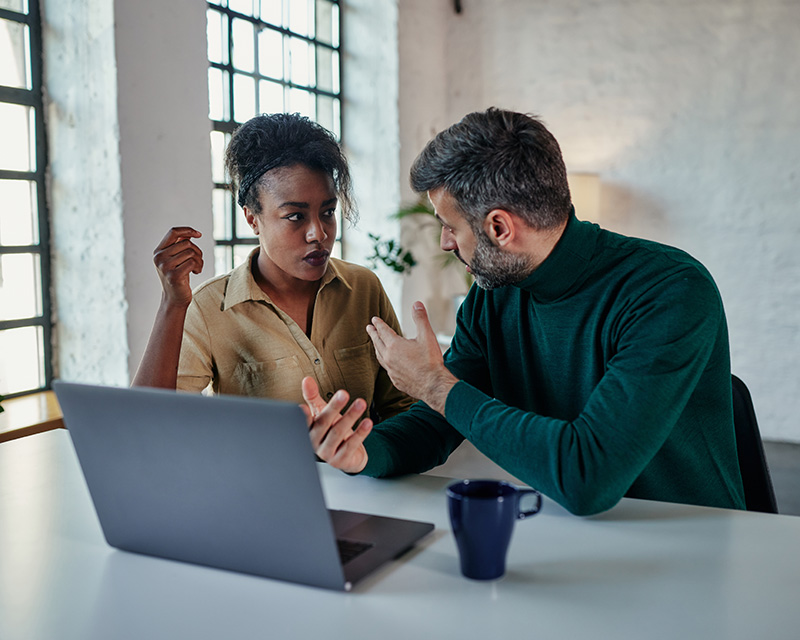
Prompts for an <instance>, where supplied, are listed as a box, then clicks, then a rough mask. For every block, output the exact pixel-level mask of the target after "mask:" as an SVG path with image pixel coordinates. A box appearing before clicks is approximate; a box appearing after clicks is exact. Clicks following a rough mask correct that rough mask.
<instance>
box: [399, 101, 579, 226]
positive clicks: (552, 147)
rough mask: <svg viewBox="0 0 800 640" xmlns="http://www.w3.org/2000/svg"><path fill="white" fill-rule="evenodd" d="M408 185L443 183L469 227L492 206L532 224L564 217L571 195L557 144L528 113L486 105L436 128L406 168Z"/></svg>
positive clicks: (421, 190) (433, 186)
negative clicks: (408, 169)
mask: <svg viewBox="0 0 800 640" xmlns="http://www.w3.org/2000/svg"><path fill="white" fill-rule="evenodd" d="M411 187H412V188H413V189H414V191H416V192H417V193H424V192H425V191H431V190H435V189H438V188H440V187H443V188H444V189H446V190H447V191H448V192H449V193H450V195H452V196H453V198H454V199H455V201H456V203H457V204H458V206H459V208H460V209H461V212H462V213H463V214H464V217H465V218H466V220H467V221H468V222H469V224H470V225H471V226H472V228H473V229H480V228H482V227H481V225H482V224H483V220H484V218H485V217H486V214H487V213H489V211H491V210H492V209H505V210H507V211H510V212H512V213H514V214H516V215H518V216H520V217H521V218H522V219H523V220H525V221H526V222H527V223H528V224H529V225H530V226H532V227H534V228H536V229H547V228H551V227H554V226H557V225H558V224H560V223H562V222H563V221H564V220H566V218H567V217H568V216H569V212H570V208H571V198H570V193H569V185H568V183H567V169H566V167H565V165H564V159H563V158H562V156H561V148H560V147H559V146H558V142H557V141H556V139H555V138H554V137H553V134H551V133H550V132H549V131H548V130H547V129H546V128H545V126H544V125H543V124H542V123H541V122H540V121H539V120H538V119H537V118H536V117H535V116H531V115H528V114H523V113H516V112H514V111H505V110H502V109H497V108H495V107H491V108H489V109H487V110H486V111H476V112H474V113H470V114H468V115H466V116H464V118H463V119H462V120H461V121H460V122H457V123H456V124H454V125H452V126H451V127H450V128H448V129H445V130H444V131H442V132H440V133H438V134H437V135H436V137H434V138H433V140H431V141H430V142H429V143H428V144H427V146H426V147H425V148H424V149H423V150H422V153H420V154H419V156H418V157H417V159H416V160H415V161H414V164H413V165H412V167H411Z"/></svg>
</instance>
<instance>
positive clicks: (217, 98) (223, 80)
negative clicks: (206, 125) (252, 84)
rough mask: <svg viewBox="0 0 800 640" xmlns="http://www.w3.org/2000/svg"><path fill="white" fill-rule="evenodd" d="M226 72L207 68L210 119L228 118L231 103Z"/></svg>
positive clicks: (229, 116)
mask: <svg viewBox="0 0 800 640" xmlns="http://www.w3.org/2000/svg"><path fill="white" fill-rule="evenodd" d="M228 77H229V76H228V72H227V71H222V70H221V69H215V68H213V67H212V68H210V69H209V70H208V117H209V118H211V119H212V120H230V118H231V105H230V97H229V92H228Z"/></svg>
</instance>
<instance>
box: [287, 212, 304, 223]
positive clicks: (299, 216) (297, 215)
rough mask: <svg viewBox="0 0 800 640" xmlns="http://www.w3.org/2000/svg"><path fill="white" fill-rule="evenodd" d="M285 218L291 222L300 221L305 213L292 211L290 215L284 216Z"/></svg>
mask: <svg viewBox="0 0 800 640" xmlns="http://www.w3.org/2000/svg"><path fill="white" fill-rule="evenodd" d="M283 219H284V220H290V221H291V222H300V220H302V219H303V214H302V213H300V212H296V213H290V214H289V215H288V216H283Z"/></svg>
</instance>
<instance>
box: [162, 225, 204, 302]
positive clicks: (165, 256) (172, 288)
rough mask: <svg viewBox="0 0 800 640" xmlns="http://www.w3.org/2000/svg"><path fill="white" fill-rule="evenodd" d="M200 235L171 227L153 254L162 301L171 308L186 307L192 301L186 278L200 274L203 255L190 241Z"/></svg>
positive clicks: (190, 228)
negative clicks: (159, 281) (172, 306)
mask: <svg viewBox="0 0 800 640" xmlns="http://www.w3.org/2000/svg"><path fill="white" fill-rule="evenodd" d="M202 235H203V234H201V233H200V232H199V231H197V230H196V229H193V228H192V227H172V228H171V229H170V230H169V231H168V232H167V235H165V236H164V238H163V239H162V240H161V242H159V243H158V246H157V247H156V249H155V251H153V262H154V263H155V265H156V269H157V270H158V277H159V278H160V279H161V286H162V288H163V290H164V301H165V302H167V303H168V304H170V305H176V306H183V307H188V306H189V303H190V302H191V301H192V287H191V285H190V284H189V274H190V273H194V274H198V273H200V272H201V271H202V270H203V252H202V251H201V250H200V247H198V246H197V245H196V244H195V243H194V242H192V238H199V237H200V236H202Z"/></svg>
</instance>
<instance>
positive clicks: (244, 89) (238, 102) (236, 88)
mask: <svg viewBox="0 0 800 640" xmlns="http://www.w3.org/2000/svg"><path fill="white" fill-rule="evenodd" d="M254 115H256V81H255V80H254V79H253V78H251V77H249V76H243V75H241V74H238V73H235V74H234V75H233V119H234V120H236V121H237V122H247V121H248V120H249V119H250V118H252V117H253V116H254Z"/></svg>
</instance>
